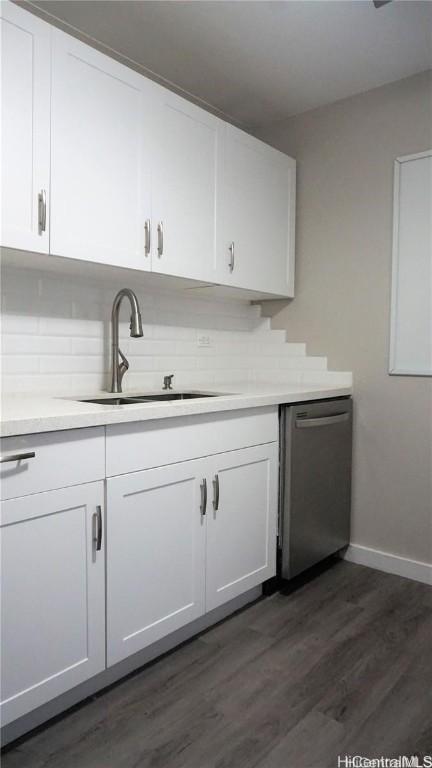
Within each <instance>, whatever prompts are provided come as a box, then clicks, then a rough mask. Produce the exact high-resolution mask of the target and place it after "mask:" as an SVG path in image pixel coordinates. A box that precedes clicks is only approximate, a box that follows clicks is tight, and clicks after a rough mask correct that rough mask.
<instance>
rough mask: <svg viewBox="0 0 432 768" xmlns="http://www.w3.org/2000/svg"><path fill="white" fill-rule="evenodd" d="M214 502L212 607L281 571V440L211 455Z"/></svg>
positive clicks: (210, 523) (209, 566) (209, 567)
mask: <svg viewBox="0 0 432 768" xmlns="http://www.w3.org/2000/svg"><path fill="white" fill-rule="evenodd" d="M211 463H212V478H211V480H212V486H213V498H212V504H211V506H210V508H209V510H208V515H207V563H206V610H207V611H210V610H212V609H213V608H216V607H217V606H219V605H222V604H223V603H226V602H227V601H228V600H232V599H233V598H234V597H237V596H238V595H241V594H242V593H243V592H246V591H247V590H248V589H251V588H252V587H255V586H257V585H258V584H261V583H262V582H263V581H265V580H266V579H269V578H270V577H271V576H274V574H275V572H276V532H277V531H276V529H277V483H278V480H277V470H278V446H277V443H269V444H267V445H258V446H254V447H252V448H244V449H242V450H239V451H230V452H229V453H223V454H220V455H218V456H214V457H213V458H212V459H211Z"/></svg>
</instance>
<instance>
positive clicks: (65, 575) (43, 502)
mask: <svg viewBox="0 0 432 768" xmlns="http://www.w3.org/2000/svg"><path fill="white" fill-rule="evenodd" d="M103 503H104V487H103V483H102V482H97V483H89V484H85V485H77V486H74V487H71V488H64V489H62V490H57V491H48V492H45V493H36V494H33V495H29V496H26V497H21V498H15V499H9V500H7V501H3V502H2V503H1V528H0V536H1V628H2V643H1V668H2V690H1V698H2V701H1V719H2V724H3V725H5V724H7V723H9V722H10V721H12V720H15V719H16V718H17V717H20V716H21V715H24V714H26V713H28V712H30V711H31V710H32V709H35V708H36V707H38V706H40V705H42V704H45V703H46V702H47V701H49V700H50V699H53V698H55V697H56V696H59V695H60V694H62V693H64V692H65V691H67V690H69V689H70V688H73V687H74V686H75V685H77V684H78V683H81V682H83V681H84V680H87V679H88V678H90V677H92V676H93V675H95V674H96V673H98V672H100V671H101V670H103V669H104V667H105V600H104V595H105V583H104V581H105V564H104V547H103V540H102V539H101V540H100V541H98V540H97V534H98V533H99V532H100V533H102V523H103V519H102V516H103ZM98 545H99V546H100V549H98Z"/></svg>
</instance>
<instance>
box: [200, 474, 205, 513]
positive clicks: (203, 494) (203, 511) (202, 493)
mask: <svg viewBox="0 0 432 768" xmlns="http://www.w3.org/2000/svg"><path fill="white" fill-rule="evenodd" d="M200 490H201V504H200V512H201V515H202V516H203V517H204V515H205V514H206V512H207V480H206V479H205V477H204V478H203V481H202V483H201V484H200Z"/></svg>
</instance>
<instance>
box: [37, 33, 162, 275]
mask: <svg viewBox="0 0 432 768" xmlns="http://www.w3.org/2000/svg"><path fill="white" fill-rule="evenodd" d="M146 85H147V81H146V80H145V79H144V78H142V77H141V76H140V75H138V74H137V73H136V72H133V71H132V70H130V69H128V68H126V67H124V66H122V65H121V64H119V63H118V62H116V61H114V60H113V59H110V58H108V57H107V56H104V55H103V54H101V53H99V52H98V51H95V50H94V49H93V48H90V47H89V46H87V45H84V44H83V43H81V42H80V41H79V40H75V39H74V38H72V37H69V35H65V34H63V33H62V32H60V31H59V30H53V61H52V147H51V163H52V171H51V189H52V209H51V252H52V253H54V254H57V255H60V256H70V257H72V258H76V259H85V260H89V261H94V262H101V263H105V264H113V265H118V266H123V267H131V268H136V269H150V266H151V265H150V256H146V252H145V232H144V227H145V221H146V219H149V218H150V183H149V176H148V165H147V162H146V158H145V150H146V138H147V134H146V131H147V123H146V114H145V107H146V109H147V110H151V104H150V103H149V98H148V94H147V90H146ZM148 87H149V89H151V84H150V83H149V84H148Z"/></svg>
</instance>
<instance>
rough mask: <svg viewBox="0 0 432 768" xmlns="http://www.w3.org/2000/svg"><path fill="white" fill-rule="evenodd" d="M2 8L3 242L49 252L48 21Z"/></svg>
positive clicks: (12, 7)
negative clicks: (46, 22)
mask: <svg viewBox="0 0 432 768" xmlns="http://www.w3.org/2000/svg"><path fill="white" fill-rule="evenodd" d="M0 13H1V36H2V40H1V43H2V46H1V51H2V52H1V165H2V171H1V200H2V203H1V244H2V245H3V246H6V247H9V248H20V249H23V250H30V251H40V252H42V253H48V250H49V174H50V167H49V159H50V27H49V26H48V24H45V23H44V22H43V21H40V19H37V18H36V17H35V16H33V15H32V14H31V13H27V12H26V11H23V10H22V9H21V8H18V7H17V6H16V5H14V4H12V3H1V11H0ZM39 214H40V216H39Z"/></svg>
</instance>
